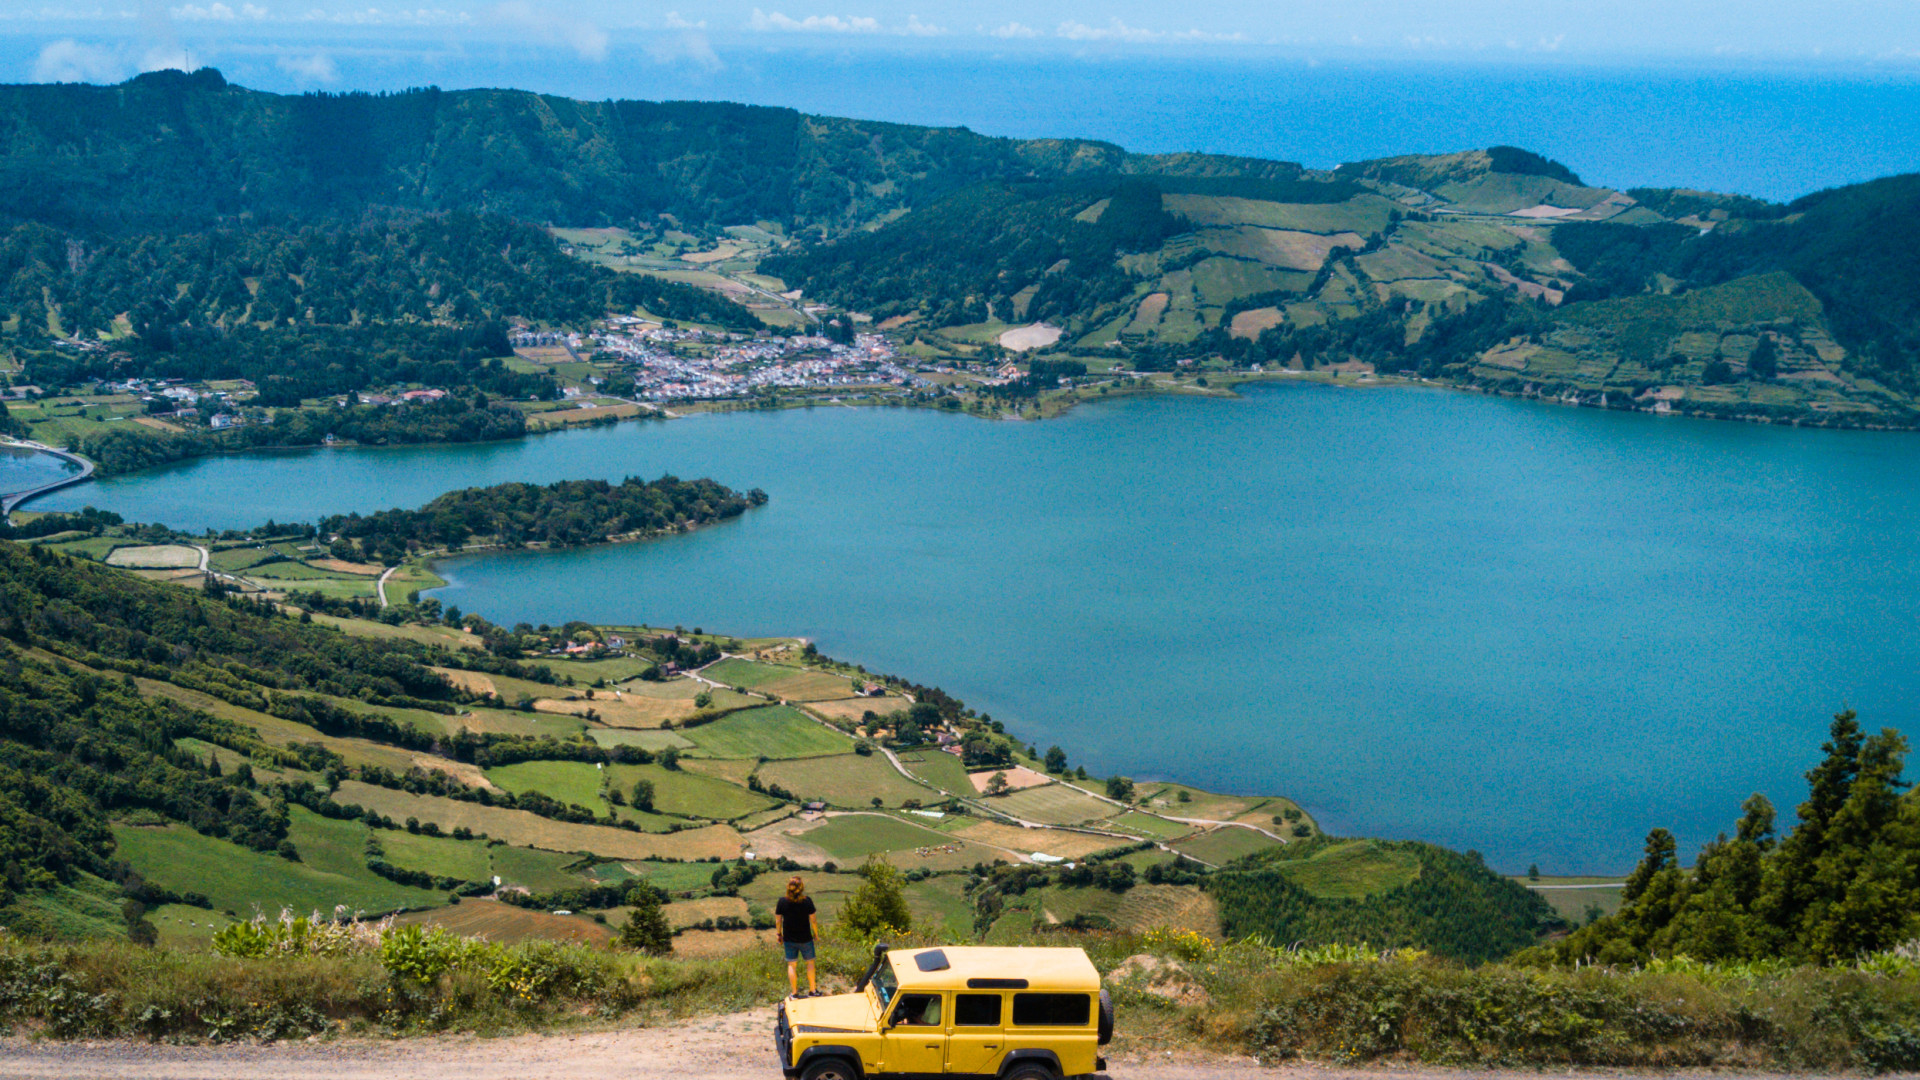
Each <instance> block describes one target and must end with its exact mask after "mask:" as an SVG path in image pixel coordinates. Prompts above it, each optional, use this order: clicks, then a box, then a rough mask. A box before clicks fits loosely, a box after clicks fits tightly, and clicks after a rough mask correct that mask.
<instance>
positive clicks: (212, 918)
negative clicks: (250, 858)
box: [147, 904, 251, 949]
mask: <svg viewBox="0 0 1920 1080" xmlns="http://www.w3.org/2000/svg"><path fill="white" fill-rule="evenodd" d="M249 914H251V913H249ZM147 921H148V922H150V923H152V924H153V928H154V929H155V930H158V931H160V944H161V945H163V946H165V947H167V948H170V949H202V948H206V947H207V946H209V945H211V944H212V942H213V935H215V934H217V933H219V932H220V931H221V930H222V929H223V928H225V927H227V926H230V925H232V924H233V922H234V920H233V919H230V918H228V917H227V916H226V915H223V914H221V913H220V912H217V911H208V910H206V909H205V908H197V907H188V906H187V905H185V904H162V905H160V906H159V907H155V908H148V909H147Z"/></svg>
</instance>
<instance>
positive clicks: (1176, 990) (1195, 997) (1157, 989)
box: [1107, 953, 1213, 1008]
mask: <svg viewBox="0 0 1920 1080" xmlns="http://www.w3.org/2000/svg"><path fill="white" fill-rule="evenodd" d="M1107 983H1108V984H1109V985H1111V986H1120V985H1131V986H1133V987H1135V988H1137V989H1140V990H1143V991H1145V992H1146V993H1149V994H1152V995H1153V996H1154V997H1157V998H1161V999H1163V1000H1166V1001H1171V1002H1173V1003H1175V1004H1177V1005H1189V1006H1193V1007H1195V1008H1205V1007H1207V1006H1208V1005H1211V1004H1213V996H1212V995H1211V994H1209V993H1207V990H1206V988H1205V987H1203V986H1201V985H1200V983H1199V982H1198V981H1196V980H1195V979H1194V977H1193V976H1192V975H1190V974H1188V973H1187V969H1186V968H1184V967H1181V966H1180V962H1179V961H1177V960H1162V959H1160V958H1159V957H1157V956H1148V955H1147V954H1146V953H1139V954H1137V955H1134V956H1129V957H1127V958H1126V959H1125V960H1122V961H1120V963H1119V965H1118V966H1117V967H1115V968H1114V969H1113V970H1112V971H1110V972H1108V973H1107Z"/></svg>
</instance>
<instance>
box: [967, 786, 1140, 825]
mask: <svg viewBox="0 0 1920 1080" xmlns="http://www.w3.org/2000/svg"><path fill="white" fill-rule="evenodd" d="M992 805H993V807H994V808H995V809H997V810H999V811H1000V812H1001V813H1004V814H1011V815H1013V816H1014V817H1017V818H1020V819H1022V820H1025V821H1038V822H1041V823H1043V824H1047V825H1077V824H1080V823H1081V822H1085V821H1097V820H1099V819H1101V818H1105V817H1108V816H1110V815H1113V814H1118V813H1120V809H1119V807H1116V806H1114V805H1113V804H1111V803H1106V802H1102V801H1100V800H1099V799H1096V798H1094V797H1093V796H1091V795H1088V794H1087V793H1086V792H1084V791H1079V790H1077V789H1075V788H1071V787H1068V786H1066V785H1065V784H1047V785H1046V786H1044V787H1030V788H1022V789H1021V790H1019V791H1015V792H1012V793H1010V794H1007V795H999V796H996V797H995V798H994V799H993V801H992Z"/></svg>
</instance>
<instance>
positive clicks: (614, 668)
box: [540, 635, 671, 690]
mask: <svg viewBox="0 0 1920 1080" xmlns="http://www.w3.org/2000/svg"><path fill="white" fill-rule="evenodd" d="M603 636H604V635H603ZM629 640H631V639H629ZM540 662H541V663H542V664H545V665H546V666H547V667H549V668H551V669H553V673H554V674H555V675H558V676H560V677H561V678H563V679H564V678H566V677H567V676H568V675H571V676H573V679H574V681H575V682H577V683H579V684H580V685H582V686H588V685H592V683H593V682H594V681H595V680H597V679H605V680H606V681H607V682H609V683H623V682H626V681H627V680H628V679H631V678H634V677H636V676H638V675H639V674H640V673H641V672H643V671H645V670H647V669H648V668H650V667H652V666H653V661H652V660H649V659H647V658H646V657H644V656H609V657H607V658H606V659H604V660H542V661H540ZM647 685H649V686H665V685H671V684H668V683H649V684H647ZM620 689H622V690H629V688H628V687H625V686H623V687H621V688H620Z"/></svg>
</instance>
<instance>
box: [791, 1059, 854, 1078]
mask: <svg viewBox="0 0 1920 1080" xmlns="http://www.w3.org/2000/svg"><path fill="white" fill-rule="evenodd" d="M859 1075H860V1074H859V1073H856V1072H854V1071H853V1066H851V1065H849V1064H847V1062H846V1059H844V1058H837V1057H830V1058H816V1059H815V1060H813V1061H810V1062H808V1063H807V1067H806V1068H804V1069H802V1070H800V1080H859Z"/></svg>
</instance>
